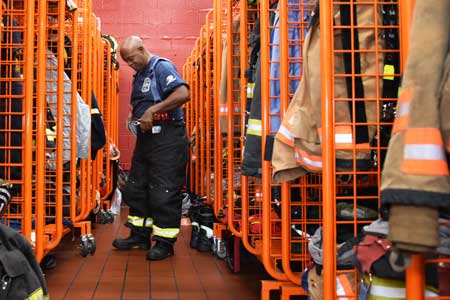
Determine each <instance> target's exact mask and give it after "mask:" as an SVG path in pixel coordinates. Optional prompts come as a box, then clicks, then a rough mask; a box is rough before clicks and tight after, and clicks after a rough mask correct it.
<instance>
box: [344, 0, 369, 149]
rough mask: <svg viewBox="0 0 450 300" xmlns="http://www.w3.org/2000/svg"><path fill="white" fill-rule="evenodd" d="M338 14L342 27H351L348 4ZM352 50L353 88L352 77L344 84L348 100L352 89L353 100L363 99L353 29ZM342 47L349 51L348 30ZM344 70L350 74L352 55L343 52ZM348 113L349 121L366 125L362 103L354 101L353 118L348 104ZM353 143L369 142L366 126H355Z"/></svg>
mask: <svg viewBox="0 0 450 300" xmlns="http://www.w3.org/2000/svg"><path fill="white" fill-rule="evenodd" d="M345 1H346V2H350V1H349V0H345ZM356 11H357V6H356V5H355V4H354V5H353V26H355V27H356V26H357V25H358V24H357V19H358V17H357V12H356ZM340 12H341V25H342V26H350V25H351V23H352V22H351V15H350V3H349V4H348V5H346V4H341V5H340ZM353 41H354V43H353V50H355V52H354V53H353V55H354V69H355V74H354V75H356V76H355V86H353V78H352V76H347V77H346V78H345V79H346V83H347V96H348V98H350V99H352V98H353V89H354V90H355V98H357V99H364V86H363V83H362V78H361V76H358V75H360V74H361V57H360V54H359V52H357V51H356V50H359V35H358V29H356V28H354V29H353ZM342 46H343V48H344V50H351V49H352V45H351V31H350V29H349V28H346V29H342ZM344 68H345V74H347V75H349V74H352V53H350V52H344ZM348 106H349V111H350V116H351V119H352V120H354V121H355V122H356V123H366V122H367V116H366V105H365V103H364V101H355V116H353V103H352V101H349V102H348ZM355 141H356V144H364V143H368V142H369V130H368V127H367V125H357V126H356V132H355Z"/></svg>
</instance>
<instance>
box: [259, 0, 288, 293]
mask: <svg viewBox="0 0 450 300" xmlns="http://www.w3.org/2000/svg"><path fill="white" fill-rule="evenodd" d="M259 5H260V22H261V52H260V57H261V126H262V145H263V146H264V145H266V135H268V134H270V108H269V106H270V87H269V79H270V73H269V63H270V55H269V46H270V36H269V31H270V28H271V25H270V24H269V13H270V11H271V9H270V7H269V3H268V1H261V2H260V4H259ZM262 152H263V153H262V157H264V149H263V151H262ZM271 177H272V176H271V166H270V162H269V161H265V160H263V162H262V196H263V200H262V233H263V234H262V255H261V257H262V263H263V265H264V267H265V269H266V271H267V272H268V273H269V275H270V276H272V277H273V278H274V279H276V280H279V281H286V280H287V276H286V274H285V273H284V272H282V271H280V270H279V269H278V268H277V267H276V260H280V259H281V249H280V246H281V243H280V238H281V237H280V236H278V237H275V236H273V234H272V225H273V224H274V222H277V223H279V222H280V220H279V219H278V220H273V219H272V216H271V212H272V200H271V199H272V192H271ZM263 288H264V287H263ZM262 297H263V298H262V299H266V298H264V297H265V295H263V296H262Z"/></svg>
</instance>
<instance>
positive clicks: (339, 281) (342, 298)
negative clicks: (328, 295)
mask: <svg viewBox="0 0 450 300" xmlns="http://www.w3.org/2000/svg"><path fill="white" fill-rule="evenodd" d="M336 296H338V297H339V300H350V299H355V291H353V288H352V284H351V283H350V280H348V277H347V275H346V274H340V275H338V276H336Z"/></svg>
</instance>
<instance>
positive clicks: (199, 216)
mask: <svg viewBox="0 0 450 300" xmlns="http://www.w3.org/2000/svg"><path fill="white" fill-rule="evenodd" d="M189 218H190V220H191V225H192V232H191V241H190V246H191V248H194V249H197V250H198V251H200V252H209V251H211V250H212V245H213V224H214V221H215V217H214V210H213V209H212V208H211V207H208V206H198V207H191V208H190V209H189Z"/></svg>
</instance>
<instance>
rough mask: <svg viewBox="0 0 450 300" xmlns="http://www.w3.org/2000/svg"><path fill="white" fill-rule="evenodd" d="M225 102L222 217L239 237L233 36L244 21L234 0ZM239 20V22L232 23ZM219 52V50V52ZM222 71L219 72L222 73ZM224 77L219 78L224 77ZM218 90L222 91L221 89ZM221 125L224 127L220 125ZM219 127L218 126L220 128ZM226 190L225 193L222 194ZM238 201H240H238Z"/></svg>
mask: <svg viewBox="0 0 450 300" xmlns="http://www.w3.org/2000/svg"><path fill="white" fill-rule="evenodd" d="M225 23H226V31H225V33H226V46H227V48H226V49H227V53H226V55H227V56H226V58H225V59H226V68H227V69H226V70H227V73H226V89H227V90H226V95H227V97H226V101H227V102H226V104H225V105H224V104H223V103H221V108H223V110H224V112H225V114H222V116H223V117H225V118H226V126H227V128H226V131H225V132H222V134H224V135H223V145H225V146H224V147H225V148H224V150H223V164H224V165H225V166H226V167H225V168H226V169H225V172H226V177H225V178H224V179H225V180H226V184H225V182H224V184H225V186H226V188H224V194H223V196H224V197H226V198H225V199H226V201H225V200H224V201H223V204H222V205H223V207H222V209H225V207H226V208H227V220H226V221H225V220H224V221H225V222H226V224H227V227H228V229H229V230H230V231H231V233H232V234H234V235H235V236H237V237H240V236H241V235H242V234H241V229H240V228H239V223H240V220H239V219H238V216H240V215H241V214H242V213H241V209H240V208H239V207H237V205H236V204H237V203H238V200H239V198H240V194H241V186H240V179H241V171H240V169H241V166H240V162H241V153H242V146H243V145H242V140H241V134H240V129H241V126H242V125H241V124H242V121H241V119H242V115H241V113H240V112H239V110H240V104H239V101H243V100H242V99H239V96H240V90H239V87H240V78H239V77H237V76H242V75H244V74H241V73H240V72H239V68H240V64H239V60H240V53H239V52H238V49H239V43H238V42H237V41H236V39H238V38H239V30H238V29H239V28H240V26H243V25H244V26H245V24H240V12H239V2H238V1H236V0H227V1H226V21H225ZM236 24H239V25H236ZM222 55H223V53H222ZM222 74H223V73H222ZM224 79H225V78H223V77H222V78H221V80H224ZM222 92H225V91H223V90H222ZM223 129H225V128H223ZM223 129H222V130H223ZM225 193H226V194H225ZM240 202H242V201H240Z"/></svg>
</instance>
